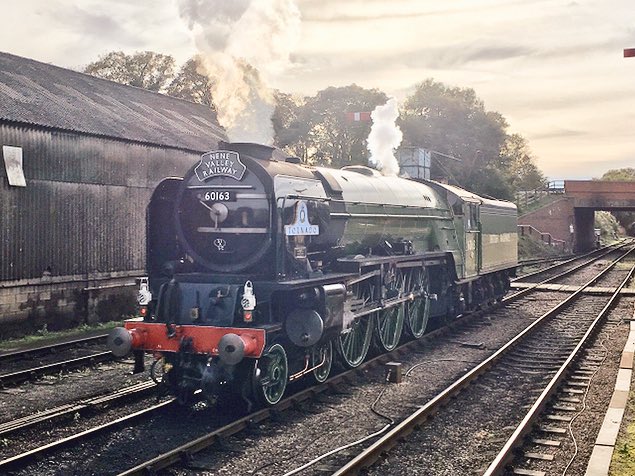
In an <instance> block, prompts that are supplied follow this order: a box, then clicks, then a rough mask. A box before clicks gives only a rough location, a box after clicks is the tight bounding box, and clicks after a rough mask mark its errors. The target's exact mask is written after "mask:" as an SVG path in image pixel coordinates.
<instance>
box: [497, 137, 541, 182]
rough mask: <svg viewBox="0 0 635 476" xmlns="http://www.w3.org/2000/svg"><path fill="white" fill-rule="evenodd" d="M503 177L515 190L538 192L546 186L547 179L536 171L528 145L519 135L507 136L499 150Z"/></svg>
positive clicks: (538, 170)
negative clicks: (502, 164) (505, 177)
mask: <svg viewBox="0 0 635 476" xmlns="http://www.w3.org/2000/svg"><path fill="white" fill-rule="evenodd" d="M501 157H502V158H503V159H502V160H501V162H502V163H504V164H505V165H504V171H505V175H506V176H507V177H508V179H509V182H510V185H511V187H512V188H513V189H514V190H515V191H518V190H540V189H544V188H546V186H547V178H546V177H545V176H544V175H543V173H542V172H541V171H540V169H538V167H537V166H536V164H535V162H534V158H533V156H532V154H531V151H530V150H529V145H528V144H527V141H526V140H525V138H524V137H523V136H521V135H520V134H511V135H508V136H507V138H506V140H505V143H504V144H503V147H502V149H501Z"/></svg>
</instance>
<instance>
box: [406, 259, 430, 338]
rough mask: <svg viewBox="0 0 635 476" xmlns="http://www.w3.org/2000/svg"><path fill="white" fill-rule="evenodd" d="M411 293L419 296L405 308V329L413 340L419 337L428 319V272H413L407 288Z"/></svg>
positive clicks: (419, 270)
mask: <svg viewBox="0 0 635 476" xmlns="http://www.w3.org/2000/svg"><path fill="white" fill-rule="evenodd" d="M408 289H409V291H410V292H412V293H416V294H419V296H418V297H416V298H415V300H414V301H412V302H409V303H408V305H407V307H406V327H407V329H408V333H409V334H410V335H412V337H414V338H415V339H418V338H419V337H421V336H422V335H423V334H424V333H425V331H426V327H427V326H428V318H429V317H430V298H429V297H428V292H429V290H430V285H429V280H428V271H427V270H425V269H423V270H421V269H418V270H414V271H413V274H412V279H411V282H410V285H409V287H408Z"/></svg>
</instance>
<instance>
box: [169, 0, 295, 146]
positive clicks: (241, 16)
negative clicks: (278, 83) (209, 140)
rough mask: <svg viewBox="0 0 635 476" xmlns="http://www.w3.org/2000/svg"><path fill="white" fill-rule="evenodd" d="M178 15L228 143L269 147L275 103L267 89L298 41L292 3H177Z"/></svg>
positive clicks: (264, 0) (202, 0) (287, 0)
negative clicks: (196, 54) (185, 26)
mask: <svg viewBox="0 0 635 476" xmlns="http://www.w3.org/2000/svg"><path fill="white" fill-rule="evenodd" d="M179 12H180V14H181V17H182V18H183V19H184V20H185V21H186V22H187V24H188V27H189V29H190V31H191V32H192V33H193V35H194V40H195V44H196V47H197V49H198V50H199V53H200V58H201V64H202V67H203V68H204V71H200V73H202V74H206V75H207V76H208V77H209V78H210V79H211V80H212V83H213V85H212V96H213V100H214V105H215V106H216V109H217V111H218V120H219V122H220V123H221V124H222V125H223V126H224V127H225V129H226V130H227V134H228V135H229V138H230V139H231V140H233V141H257V142H263V143H271V142H272V140H273V126H272V124H271V114H272V113H273V109H274V101H273V94H272V91H271V89H270V88H269V87H268V86H267V84H269V83H270V82H271V80H272V79H273V78H275V76H276V75H279V74H281V73H282V72H284V70H285V68H286V67H287V66H288V65H289V63H290V61H289V55H290V54H291V51H292V48H293V47H294V45H296V44H297V43H298V40H299V36H300V11H299V10H298V8H297V6H296V5H295V4H294V2H293V0H179Z"/></svg>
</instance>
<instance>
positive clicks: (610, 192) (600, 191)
mask: <svg viewBox="0 0 635 476" xmlns="http://www.w3.org/2000/svg"><path fill="white" fill-rule="evenodd" d="M564 189H565V195H566V196H567V197H571V198H573V199H574V207H576V208H593V209H596V210H633V209H635V182H607V181H602V180H565V182H564Z"/></svg>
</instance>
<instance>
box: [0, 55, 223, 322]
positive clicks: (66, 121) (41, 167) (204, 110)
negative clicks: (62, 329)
mask: <svg viewBox="0 0 635 476" xmlns="http://www.w3.org/2000/svg"><path fill="white" fill-rule="evenodd" d="M225 138H226V136H225V133H224V131H223V129H222V128H221V127H220V126H219V125H218V124H217V122H216V117H215V116H214V113H213V111H212V110H211V109H210V108H209V107H206V106H203V105H199V104H193V103H189V102H187V101H182V100H180V99H175V98H171V97H168V96H165V95H162V94H157V93H153V92H150V91H145V90H143V89H139V88H134V87H130V86H124V85H121V84H116V83H113V82H110V81H105V80H102V79H99V78H94V77H92V76H88V75H85V74H82V73H77V72H75V71H70V70H66V69H62V68H59V67H56V66H52V65H48V64H44V63H40V62H37V61H33V60H30V59H26V58H20V57H17V56H13V55H10V54H7V53H0V230H2V233H1V235H0V256H2V258H1V259H0V285H4V284H5V283H6V282H13V283H15V282H17V281H20V280H24V279H29V280H32V279H36V278H41V277H42V276H43V273H45V272H46V273H47V274H48V273H50V274H52V276H54V277H63V276H69V277H70V276H77V275H88V274H91V275H95V274H99V275H103V276H106V277H107V276H108V275H109V273H120V272H138V271H139V270H142V269H143V268H144V266H145V209H146V206H147V203H148V201H149V198H150V195H151V193H152V189H153V188H154V187H155V186H156V184H157V183H158V182H159V181H160V180H161V179H162V178H164V177H166V176H175V175H183V174H184V173H185V172H186V171H187V170H188V169H189V167H191V165H192V164H193V163H194V162H195V161H196V160H198V159H199V158H200V154H201V153H203V152H205V151H207V150H210V149H213V148H215V147H216V146H217V144H218V141H219V140H221V139H223V140H224V139H225ZM2 146H14V147H19V148H20V149H21V152H22V156H23V170H24V176H25V178H26V187H15V186H11V185H9V182H8V180H7V174H6V172H5V168H4V166H3V164H2V154H3V148H2ZM69 279H70V278H69ZM1 304H2V303H0V311H1V312H5V311H6V310H3V309H2V308H1ZM9 311H10V310H9Z"/></svg>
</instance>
